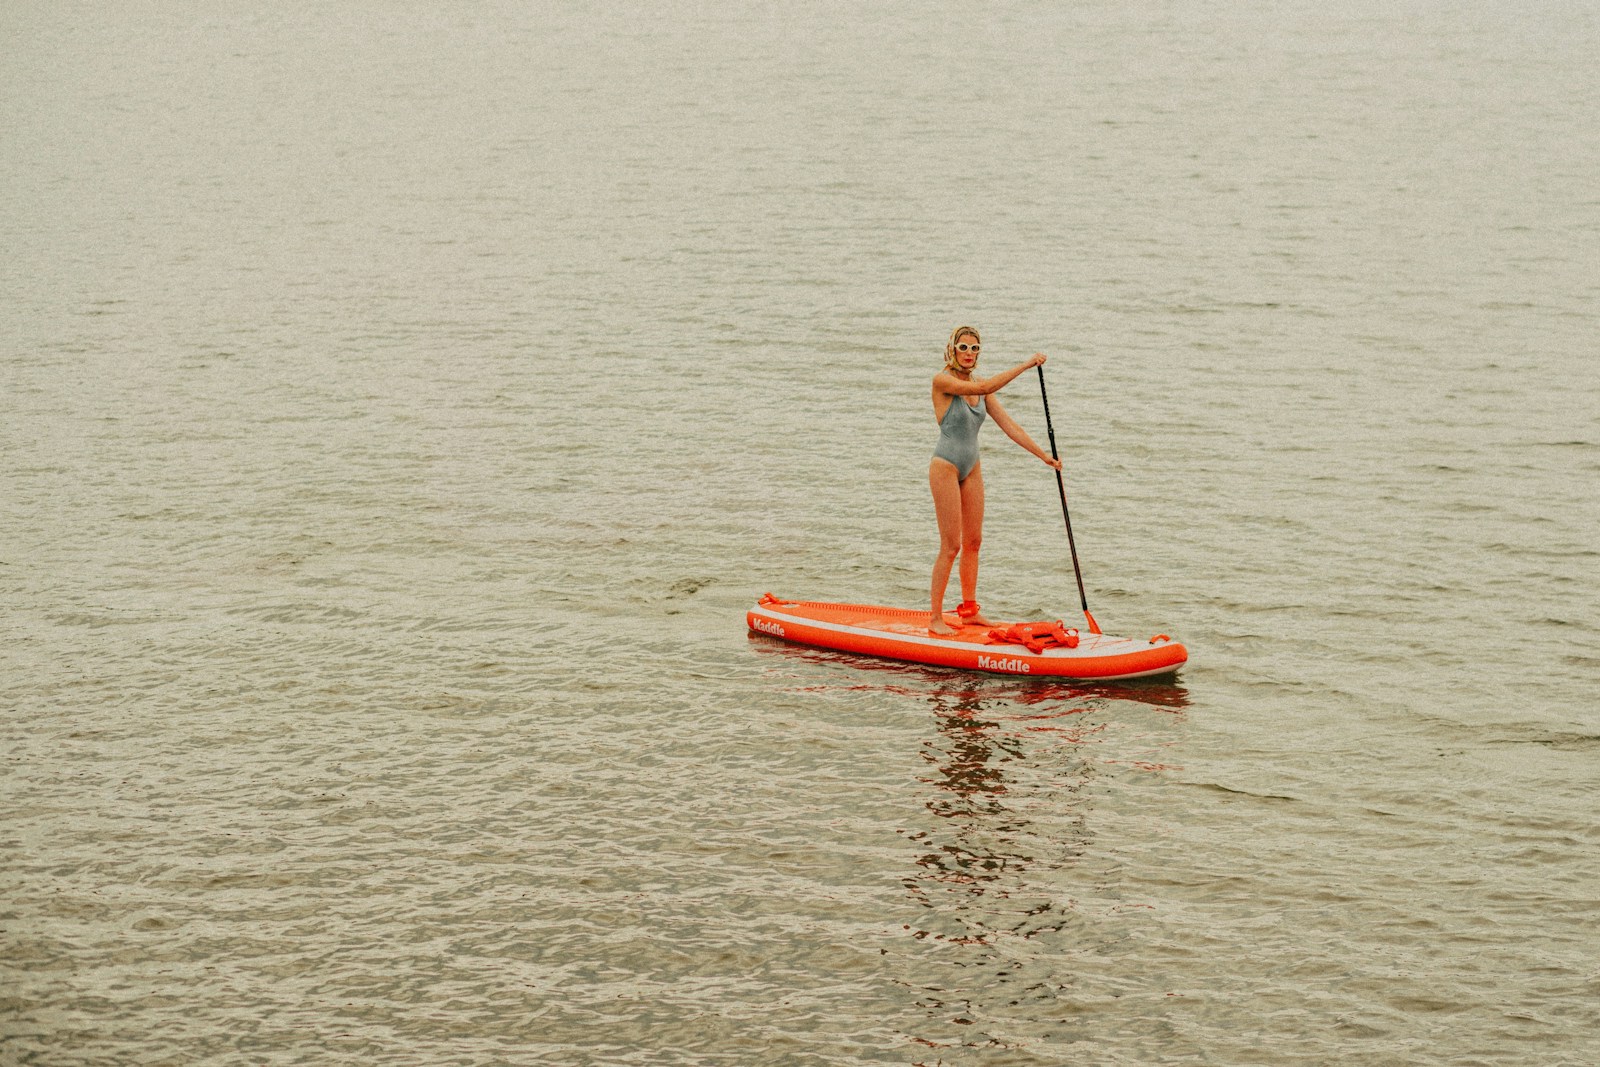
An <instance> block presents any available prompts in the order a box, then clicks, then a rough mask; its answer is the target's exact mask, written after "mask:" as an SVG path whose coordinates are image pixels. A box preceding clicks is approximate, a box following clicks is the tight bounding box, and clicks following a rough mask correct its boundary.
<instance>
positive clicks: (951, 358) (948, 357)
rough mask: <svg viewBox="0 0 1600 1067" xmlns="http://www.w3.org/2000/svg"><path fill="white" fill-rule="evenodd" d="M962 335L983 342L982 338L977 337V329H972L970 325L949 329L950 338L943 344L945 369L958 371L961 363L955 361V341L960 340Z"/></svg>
mask: <svg viewBox="0 0 1600 1067" xmlns="http://www.w3.org/2000/svg"><path fill="white" fill-rule="evenodd" d="M963 337H970V338H972V339H973V340H974V341H977V342H978V343H979V344H982V343H983V338H981V337H979V336H978V331H977V330H974V329H973V328H972V327H971V326H957V327H956V328H955V329H953V330H951V331H950V340H948V341H946V342H945V346H944V369H945V370H947V371H958V370H960V369H961V364H959V363H957V362H956V342H957V341H959V340H961V339H962V338H963Z"/></svg>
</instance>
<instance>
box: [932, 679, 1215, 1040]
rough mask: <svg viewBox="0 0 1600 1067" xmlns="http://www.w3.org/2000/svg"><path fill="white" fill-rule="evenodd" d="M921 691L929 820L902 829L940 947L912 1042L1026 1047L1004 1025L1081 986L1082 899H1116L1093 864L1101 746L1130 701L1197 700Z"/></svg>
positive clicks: (1044, 688)
mask: <svg viewBox="0 0 1600 1067" xmlns="http://www.w3.org/2000/svg"><path fill="white" fill-rule="evenodd" d="M910 688H916V689H918V690H920V691H921V693H922V694H923V697H924V699H925V700H926V702H927V703H928V705H929V706H930V707H931V708H932V709H933V712H934V717H935V730H934V731H933V733H932V734H930V736H929V737H928V738H927V740H926V741H925V742H924V743H923V748H922V753H921V755H922V758H923V760H924V761H925V762H926V764H927V767H928V773H927V774H926V775H924V776H922V777H921V778H920V781H921V782H922V783H923V784H924V785H925V786H926V787H927V791H926V793H925V803H924V807H925V810H926V812H927V813H928V815H929V816H931V818H928V819H925V820H921V825H920V826H919V827H917V828H915V829H906V830H902V831H901V832H902V834H903V835H904V836H905V838H906V839H907V840H908V841H910V842H912V843H913V845H914V853H913V857H914V858H913V861H912V862H913V870H912V871H910V872H909V873H908V874H907V875H906V877H905V878H904V885H905V888H906V891H907V893H908V894H909V896H910V899H911V900H912V901H913V902H914V904H915V905H916V907H917V908H918V909H920V916H919V918H917V919H916V920H914V921H913V922H912V923H908V924H906V925H905V929H906V930H907V932H908V933H909V934H910V935H911V937H912V938H913V939H914V940H916V941H917V942H920V943H922V944H924V945H925V946H928V949H929V955H928V957H927V958H926V959H924V960H923V961H921V962H922V964H923V965H924V967H926V968H928V969H921V968H919V970H918V972H917V980H916V982H915V986H914V988H912V989H911V990H910V992H911V993H912V994H913V995H914V996H915V998H916V1005H917V1007H918V1008H919V1009H920V1011H921V1012H922V1013H924V1015H925V1019H926V1024H927V1030H926V1032H925V1033H921V1034H917V1035H913V1036H912V1040H913V1041H915V1042H916V1043H917V1044H919V1045H922V1046H924V1047H928V1048H935V1049H943V1048H956V1047H961V1048H969V1049H970V1048H1014V1049H1018V1048H1021V1047H1022V1045H1020V1044H1015V1043H1013V1040H1012V1038H1008V1037H1007V1036H1006V1035H1007V1032H1008V1028H1007V1027H1006V1026H1004V1025H997V1021H998V1020H1003V1019H1005V1018H1006V1017H1008V1016H1011V1015H1014V1014H1015V1013H1016V1011H1017V1010H1018V1008H1019V1007H1021V1006H1024V1005H1031V1006H1033V1007H1037V1006H1038V1005H1039V1004H1040V1002H1049V1003H1053V1002H1054V1001H1055V1000H1056V999H1057V998H1059V997H1060V996H1061V995H1063V994H1064V993H1065V992H1066V991H1067V990H1069V989H1070V988H1071V987H1072V985H1073V981H1074V976H1073V974H1072V972H1071V960H1072V957H1073V954H1074V953H1075V952H1082V951H1085V950H1087V948H1088V945H1087V944H1086V942H1087V940H1088V938H1089V935H1088V934H1087V932H1086V931H1083V930H1081V929H1079V930H1076V931H1075V929H1074V928H1075V926H1077V925H1078V918H1079V910H1080V904H1079V902H1080V899H1081V898H1084V897H1089V896H1098V895H1101V894H1103V893H1104V892H1105V891H1106V890H1107V888H1108V887H1107V885H1106V882H1107V864H1106V857H1094V856H1093V853H1094V850H1095V841H1096V831H1095V828H1094V825H1093V824H1094V815H1095V805H1096V790H1095V788H1094V787H1095V784H1096V781H1097V779H1098V777H1099V776H1100V774H1101V773H1102V772H1101V770H1100V769H1099V768H1100V760H1099V759H1097V758H1096V755H1095V753H1094V747H1095V746H1096V745H1097V744H1099V743H1100V742H1102V741H1103V740H1104V739H1105V738H1106V736H1107V734H1108V732H1109V731H1111V730H1112V728H1113V724H1114V723H1116V722H1117V719H1116V718H1115V712H1116V711H1117V710H1118V707H1119V702H1123V701H1129V702H1132V703H1134V704H1138V705H1144V706H1147V707H1151V708H1157V709H1160V710H1162V711H1167V712H1178V713H1181V711H1182V709H1183V708H1184V707H1185V706H1187V703H1188V696H1187V693H1186V692H1185V691H1184V690H1183V688H1182V687H1181V686H1178V685H1176V684H1171V683H1165V684H1158V685H1148V684H1147V685H1143V686H1137V687H1131V688H1126V689H1124V688H1123V687H1118V686H1105V685H1096V686H1075V685H1070V684H1063V683H1056V682H1046V683H1039V682H1028V681H1018V680H1013V679H994V680H991V679H987V678H969V677H948V676H947V677H945V678H942V679H939V680H937V681H933V682H931V683H930V682H924V683H923V684H921V685H919V686H914V687H910ZM1120 706H1121V708H1122V709H1124V710H1125V709H1126V708H1127V705H1126V704H1121V705H1120ZM1108 712H1110V713H1111V714H1108ZM1151 766H1156V765H1155V764H1151ZM1086 860H1090V861H1091V862H1089V863H1087V864H1086V863H1085V861H1086ZM1014 1036H1015V1035H1014V1034H1013V1037H1014Z"/></svg>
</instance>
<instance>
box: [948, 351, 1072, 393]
mask: <svg viewBox="0 0 1600 1067" xmlns="http://www.w3.org/2000/svg"><path fill="white" fill-rule="evenodd" d="M1044 358H1045V357H1044V353H1043V352H1035V353H1034V354H1033V358H1032V359H1030V360H1028V361H1027V362H1025V363H1018V364H1017V365H1016V366H1015V367H1012V368H1011V369H1010V370H1005V371H1001V372H1000V373H999V374H996V375H995V376H994V377H992V378H985V379H983V381H981V382H964V381H962V380H961V379H960V378H957V377H956V376H955V375H954V374H951V373H950V372H949V371H940V372H939V373H938V374H935V375H934V376H933V385H934V388H936V389H938V390H939V391H940V392H941V393H949V394H950V395H951V396H988V395H989V394H990V393H998V392H999V391H1000V390H1002V389H1004V388H1005V387H1006V386H1008V385H1010V384H1011V383H1012V381H1014V380H1015V379H1016V377H1017V375H1019V374H1022V373H1023V372H1025V371H1030V370H1032V369H1033V368H1035V367H1037V366H1038V365H1039V364H1041V363H1043V362H1044Z"/></svg>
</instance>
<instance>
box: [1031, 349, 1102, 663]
mask: <svg viewBox="0 0 1600 1067" xmlns="http://www.w3.org/2000/svg"><path fill="white" fill-rule="evenodd" d="M1033 369H1034V370H1036V371H1038V372H1039V397H1040V399H1042V400H1043V401H1044V428H1045V432H1046V433H1048V434H1049V435H1050V458H1051V459H1060V458H1061V457H1060V456H1059V455H1057V454H1056V428H1055V427H1054V426H1052V425H1051V424H1050V394H1048V393H1046V392H1045V389H1044V364H1042V363H1041V364H1038V365H1036V366H1035V367H1034V368H1033ZM1056 491H1057V492H1058V493H1060V494H1061V517H1062V518H1063V519H1065V520H1066V521H1067V547H1068V548H1069V549H1071V551H1072V573H1073V574H1075V575H1077V576H1078V602H1079V603H1080V604H1082V605H1083V617H1084V618H1085V619H1088V620H1089V632H1090V633H1092V634H1097V633H1099V632H1100V624H1099V623H1097V622H1095V621H1094V616H1093V615H1090V614H1089V598H1088V596H1086V595H1085V594H1084V592H1083V569H1082V568H1081V567H1079V566H1078V544H1077V542H1076V541H1074V540H1073V539H1072V516H1071V515H1069V514H1067V487H1066V483H1064V482H1062V480H1061V472H1060V471H1056Z"/></svg>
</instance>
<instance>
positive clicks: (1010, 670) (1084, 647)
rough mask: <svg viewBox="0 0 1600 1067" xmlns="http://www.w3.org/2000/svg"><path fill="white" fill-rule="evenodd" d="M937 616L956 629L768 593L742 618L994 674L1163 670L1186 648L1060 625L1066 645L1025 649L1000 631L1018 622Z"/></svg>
mask: <svg viewBox="0 0 1600 1067" xmlns="http://www.w3.org/2000/svg"><path fill="white" fill-rule="evenodd" d="M944 618H945V621H946V622H948V623H949V624H950V625H951V626H955V627H957V628H958V632H957V633H955V634H953V635H951V636H947V637H941V636H939V635H938V634H930V633H929V632H928V613H927V612H926V611H913V610H909V609H906V608H883V607H873V606H871V605H867V604H827V603H822V602H819V601H805V600H780V599H778V598H777V597H775V596H773V595H772V594H771V593H768V594H766V595H765V596H763V597H762V598H761V600H760V601H759V602H757V604H756V606H755V607H753V608H751V609H750V611H749V612H748V613H747V614H746V616H745V622H746V623H747V624H748V625H749V627H750V629H751V630H752V631H753V632H755V633H758V634H765V635H767V636H769V637H776V638H781V639H783V640H785V641H794V642H797V643H798V644H802V645H813V646H815V647H817V648H831V649H836V650H838V651H840V652H856V653H860V654H861V655H864V656H883V657H886V658H888V659H898V660H906V661H908V662H911V663H926V664H929V665H932V666H937V667H959V668H961V669H963V670H969V671H990V672H994V673H998V674H1027V675H1037V676H1040V677H1048V678H1077V679H1094V680H1096V681H1110V680H1114V679H1120V678H1146V677H1150V676H1153V675H1159V674H1171V673H1172V672H1174V671H1176V670H1177V669H1178V668H1179V667H1182V666H1183V665H1184V663H1186V662H1188V659H1189V651H1188V649H1186V648H1184V647H1183V646H1182V645H1181V644H1179V643H1178V642H1176V641H1174V640H1172V639H1171V638H1170V637H1168V636H1167V635H1166V634H1157V635H1155V636H1154V637H1152V638H1149V639H1148V640H1143V639H1138V638H1131V637H1113V636H1111V635H1110V634H1096V633H1087V632H1078V631H1075V630H1074V631H1068V634H1069V638H1068V641H1069V643H1071V647H1068V644H1054V645H1051V646H1049V647H1045V648H1041V649H1038V650H1033V649H1030V648H1029V647H1028V646H1026V645H1023V644H1020V643H1015V642H1012V641H1008V640H1007V638H1006V636H1005V635H1004V634H1003V633H1001V631H1007V630H1012V628H1013V627H1016V626H1021V625H1026V624H1019V623H1001V622H997V623H989V624H986V625H981V626H975V625H972V624H971V623H968V622H965V621H964V620H962V619H958V618H957V617H956V616H955V615H953V614H950V613H946V614H945V617H944ZM1013 632H1014V631H1013ZM1074 639H1075V641H1074Z"/></svg>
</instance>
